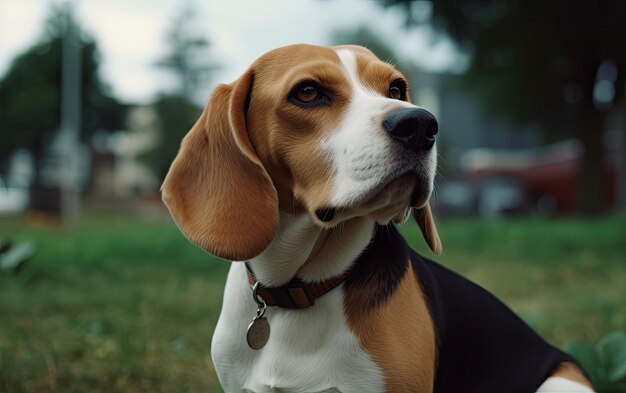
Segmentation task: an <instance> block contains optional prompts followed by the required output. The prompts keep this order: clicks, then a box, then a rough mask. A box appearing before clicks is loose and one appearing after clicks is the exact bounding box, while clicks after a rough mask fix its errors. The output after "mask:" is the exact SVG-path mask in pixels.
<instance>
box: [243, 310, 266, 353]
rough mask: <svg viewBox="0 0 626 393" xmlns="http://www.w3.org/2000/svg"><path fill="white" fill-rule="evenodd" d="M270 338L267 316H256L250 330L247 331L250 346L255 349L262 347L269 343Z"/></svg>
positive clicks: (249, 327)
mask: <svg viewBox="0 0 626 393" xmlns="http://www.w3.org/2000/svg"><path fill="white" fill-rule="evenodd" d="M269 338H270V324H269V323H268V322H267V318H265V317H258V316H257V317H254V319H253V320H252V323H251V324H250V326H248V331H247V332H246V340H247V341H248V346H249V347H250V348H252V349H254V350H258V349H261V348H263V347H264V346H265V344H267V340H269Z"/></svg>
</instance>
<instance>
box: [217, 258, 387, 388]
mask: <svg viewBox="0 0 626 393" xmlns="http://www.w3.org/2000/svg"><path fill="white" fill-rule="evenodd" d="M255 311H256V304H255V303H254V301H253V300H252V292H251V290H250V287H249V285H248V282H247V277H246V269H245V266H244V265H243V264H242V263H237V262H235V263H233V265H232V267H231V269H230V272H229V273H228V279H227V282H226V291H225V294H224V305H223V308H222V313H221V315H220V319H219V322H218V324H217V327H216V329H215V334H214V336H213V343H212V350H211V355H212V358H213V363H214V365H215V368H216V370H217V374H218V377H219V380H220V382H221V384H222V386H223V388H224V390H225V391H226V392H255V393H269V392H286V393H287V392H288V393H304V392H308V393H310V392H342V393H368V392H372V393H373V392H382V391H384V388H385V386H384V385H385V381H384V377H383V374H382V372H381V370H380V369H379V368H378V366H377V365H376V364H375V363H374V362H373V360H372V359H371V358H370V356H369V355H368V354H367V353H366V352H365V351H364V350H363V349H362V348H361V346H360V344H359V341H358V338H357V337H356V336H355V335H354V334H353V333H352V332H351V331H350V330H349V329H348V327H347V321H346V317H345V315H344V313H343V290H342V288H341V287H338V288H335V289H334V290H333V291H331V292H329V293H328V294H326V295H324V296H322V297H320V298H319V299H317V301H316V304H315V305H314V306H312V307H309V308H306V309H302V310H288V309H282V308H278V307H269V308H268V309H267V312H266V317H267V319H268V321H269V324H270V327H271V334H270V338H269V341H268V343H267V344H266V345H265V347H263V348H262V349H261V350H258V351H254V350H252V349H250V348H248V346H247V344H246V338H245V337H246V336H245V335H246V328H247V326H248V324H249V323H250V322H251V321H252V317H254V315H255Z"/></svg>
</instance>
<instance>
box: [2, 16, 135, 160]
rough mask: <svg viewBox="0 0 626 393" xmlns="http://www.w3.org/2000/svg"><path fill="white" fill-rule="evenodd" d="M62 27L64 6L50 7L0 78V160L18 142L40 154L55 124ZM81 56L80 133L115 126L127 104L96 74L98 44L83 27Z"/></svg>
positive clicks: (117, 125)
mask: <svg viewBox="0 0 626 393" xmlns="http://www.w3.org/2000/svg"><path fill="white" fill-rule="evenodd" d="M64 31H65V14H64V10H63V9H62V8H61V7H53V8H52V11H51V13H50V16H49V17H48V19H47V21H46V29H45V33H44V35H43V37H42V38H41V40H40V41H39V42H38V43H36V44H35V45H34V46H33V47H31V48H29V49H28V50H27V51H26V52H24V53H22V54H21V55H19V56H18V57H16V58H15V59H14V60H13V63H12V64H11V66H10V67H9V69H8V71H7V73H6V74H5V75H4V77H3V78H2V80H0V135H1V136H2V143H0V161H3V159H4V158H5V157H7V156H8V155H9V154H10V153H11V151H13V150H14V149H16V148H20V147H22V148H26V149H28V150H30V151H31V152H32V153H33V154H34V156H35V158H36V159H39V158H40V157H41V155H42V153H43V149H44V147H45V144H46V142H48V141H49V140H50V139H51V138H52V136H53V135H54V133H56V131H57V129H58V126H59V121H60V81H61V47H62V40H63V38H62V37H63V34H64ZM81 62H82V65H81V67H82V97H83V101H82V128H81V136H82V137H83V138H87V137H89V136H90V135H91V134H92V133H93V132H94V131H96V130H100V129H105V130H113V129H119V128H120V127H121V125H122V124H123V119H124V117H125V109H124V107H123V106H121V105H120V104H119V103H118V102H117V101H116V100H115V99H114V98H113V97H112V96H111V95H110V93H109V91H108V89H107V87H106V86H105V85H104V84H103V83H102V81H101V80H100V77H99V74H98V64H99V59H98V49H97V44H96V43H95V41H93V40H92V39H91V38H89V37H88V36H86V35H85V34H84V33H83V34H82V35H81ZM0 164H1V162H0Z"/></svg>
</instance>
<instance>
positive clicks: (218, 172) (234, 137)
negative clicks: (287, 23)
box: [161, 69, 278, 261]
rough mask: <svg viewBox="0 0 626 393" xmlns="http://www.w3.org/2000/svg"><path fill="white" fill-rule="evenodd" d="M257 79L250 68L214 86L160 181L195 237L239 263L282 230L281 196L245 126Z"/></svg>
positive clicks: (172, 210) (173, 208)
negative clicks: (234, 79)
mask: <svg viewBox="0 0 626 393" xmlns="http://www.w3.org/2000/svg"><path fill="white" fill-rule="evenodd" d="M253 78H254V74H253V70H252V69H250V70H248V72H246V74H244V75H243V76H242V77H241V78H239V79H238V80H237V81H235V82H234V83H232V84H230V85H220V86H218V87H217V88H216V89H215V90H214V91H213V94H212V96H211V98H210V99H209V103H208V104H207V106H206V108H205V109H204V112H203V113H202V115H201V116H200V119H198V121H197V122H196V124H195V125H194V126H193V128H192V129H191V131H189V133H188V134H187V136H185V138H184V139H183V142H182V144H181V147H180V150H179V152H178V155H177V156H176V158H175V159H174V162H173V163H172V166H171V167H170V170H169V172H168V174H167V176H166V177H165V181H164V182H163V186H162V187H161V191H162V195H163V201H164V202H165V204H166V205H167V207H168V209H169V210H170V213H171V214H172V217H173V218H174V221H175V222H176V224H177V225H178V227H179V228H180V230H181V232H182V233H183V234H184V235H185V236H186V237H187V238H188V239H189V240H191V241H192V242H193V243H195V244H196V245H198V246H200V247H202V248H203V249H205V250H206V251H208V252H209V253H211V254H214V255H216V256H218V257H221V258H225V259H230V260H237V261H241V260H246V259H249V258H252V257H254V256H257V255H258V254H260V253H261V251H263V250H264V249H265V248H266V247H267V246H268V245H269V243H270V242H271V241H272V239H273V238H274V235H275V234H276V231H277V229H278V195H277V192H276V189H275V188H274V185H273V183H272V180H271V178H270V176H269V175H268V173H267V171H266V170H265V168H264V167H263V164H262V163H261V161H260V160H259V157H258V156H257V154H256V152H255V151H254V148H253V146H252V144H251V143H250V139H249V137H248V130H247V127H246V113H245V112H246V109H247V108H246V106H247V102H248V100H249V95H250V91H251V88H252V81H253Z"/></svg>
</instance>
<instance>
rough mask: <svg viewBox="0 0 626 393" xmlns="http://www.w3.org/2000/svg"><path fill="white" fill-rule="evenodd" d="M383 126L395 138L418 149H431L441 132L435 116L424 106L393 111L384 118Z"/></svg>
mask: <svg viewBox="0 0 626 393" xmlns="http://www.w3.org/2000/svg"><path fill="white" fill-rule="evenodd" d="M383 127H384V128H385V131H387V133H388V134H389V136H391V137H392V138H393V139H395V140H397V141H399V142H400V143H402V144H404V145H406V146H407V147H409V148H411V149H414V150H418V151H424V150H426V151H427V150H430V149H431V148H432V147H433V145H434V144H435V135H437V132H439V125H438V124H437V119H435V116H434V115H433V114H432V113H430V112H428V111H427V110H426V109H422V108H407V109H400V110H397V111H393V112H391V113H390V114H388V115H387V117H386V118H385V119H384V120H383Z"/></svg>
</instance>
